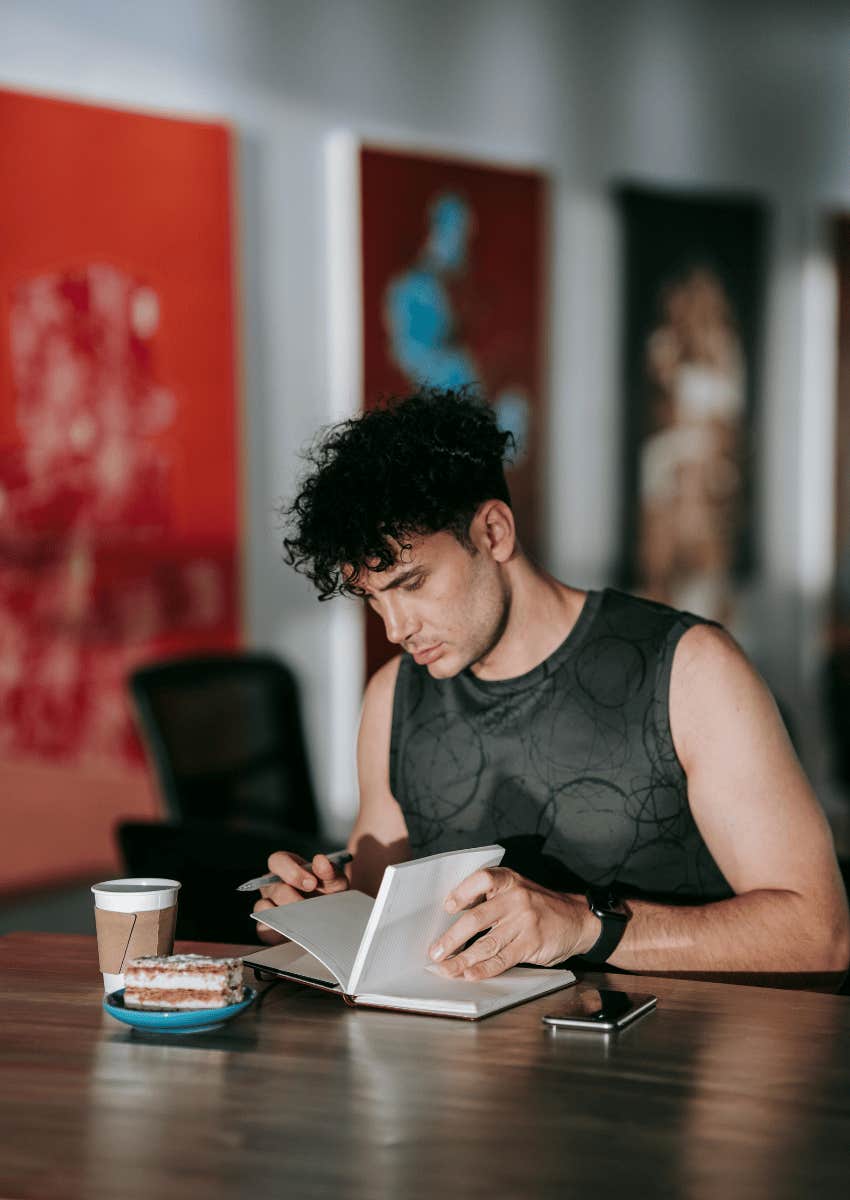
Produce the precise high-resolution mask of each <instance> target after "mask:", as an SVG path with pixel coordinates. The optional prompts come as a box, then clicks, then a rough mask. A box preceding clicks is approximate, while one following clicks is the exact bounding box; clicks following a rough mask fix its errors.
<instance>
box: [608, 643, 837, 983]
mask: <svg viewBox="0 0 850 1200" xmlns="http://www.w3.org/2000/svg"><path fill="white" fill-rule="evenodd" d="M670 723H671V728H672V732H673V740H674V743H675V746H676V751H677V753H678V755H679V759H680V761H681V762H682V765H683V766H684V768H685V771H686V774H687V777H688V798H689V801H690V806H691V811H692V812H693V815H694V820H695V821H696V823H697V825H698V827H699V830H700V832H701V833H702V835H703V838H704V839H705V841H706V844H707V845H708V847H709V849H710V850H711V853H712V855H713V856H714V859H715V861H716V862H717V864H718V866H719V867H720V869H721V870H722V871H723V874H724V875H725V876H726V878H727V880H728V881H729V884H730V885H731V887H732V888H733V889H734V891H735V893H736V895H735V896H734V897H733V898H731V899H729V900H723V901H718V902H717V903H714V904H707V905H704V906H701V907H693V908H681V909H679V908H671V907H669V906H664V905H658V904H648V903H643V902H640V901H635V902H633V903H632V904H631V905H630V907H631V908H632V910H633V914H634V915H633V918H632V920H631V922H630V923H629V927H628V930H627V933H626V936H625V937H624V938H623V941H622V942H621V943H620V946H619V947H618V948H617V950H616V952H615V953H614V955H613V956H612V958H611V962H612V963H614V964H615V965H616V966H619V967H625V968H626V969H629V970H641V971H653V970H675V971H677V972H679V971H694V972H713V973H738V972H744V973H758V974H767V975H777V976H787V977H789V982H790V979H791V978H792V977H800V978H801V979H802V978H803V977H805V976H809V977H812V978H813V979H814V977H818V976H824V977H826V976H840V975H842V974H843V972H844V971H845V970H846V969H847V965H848V959H850V921H848V913H847V900H846V896H845V892H844V887H843V884H842V881H841V876H840V874H839V871H838V865H837V863H836V859H835V850H834V847H833V842H832V835H831V833H830V830H829V826H828V824H827V822H826V818H825V817H824V814H823V811H822V809H821V807H820V805H819V803H818V801H817V799H816V797H815V795H814V793H813V791H812V788H811V786H810V784H809V782H808V780H807V779H806V777H805V775H804V773H803V770H802V768H801V766H800V764H799V762H798V760H797V756H796V754H795V753H794V750H793V748H792V746H791V743H790V741H789V739H788V734H787V733H786V731H785V727H784V725H783V724H782V721H781V719H780V717H779V714H778V712H777V709H776V705H775V703H774V701H773V698H772V696H771V695H770V693H769V691H768V689H767V688H766V686H765V685H764V683H763V681H762V680H761V678H760V677H759V675H758V674H757V672H756V671H755V670H754V669H753V667H752V666H751V665H750V663H749V662H748V661H747V659H746V658H745V656H744V655H743V654H742V653H741V651H740V650H739V649H738V647H737V646H736V644H735V643H734V641H733V640H732V639H731V638H730V637H729V636H728V634H725V633H722V632H721V631H719V630H717V629H714V628H712V627H710V626H696V627H694V628H693V629H691V630H689V631H688V633H687V634H685V635H684V637H683V638H682V640H681V642H680V643H679V646H678V648H677V650H676V655H675V658H674V663H673V674H672V679H671V685H670Z"/></svg>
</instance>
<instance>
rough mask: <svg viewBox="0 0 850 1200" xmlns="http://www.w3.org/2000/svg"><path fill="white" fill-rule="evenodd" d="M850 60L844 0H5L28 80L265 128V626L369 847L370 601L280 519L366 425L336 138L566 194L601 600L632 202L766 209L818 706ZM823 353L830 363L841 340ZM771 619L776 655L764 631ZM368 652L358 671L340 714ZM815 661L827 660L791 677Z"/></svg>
mask: <svg viewBox="0 0 850 1200" xmlns="http://www.w3.org/2000/svg"><path fill="white" fill-rule="evenodd" d="M848 49H850V15H848V11H847V6H846V5H845V4H838V3H825V2H823V0H820V2H818V0H809V2H808V3H807V4H805V5H802V4H794V3H790V2H789V3H787V4H785V3H782V2H781V0H772V2H770V3H768V2H767V0H764V2H762V0H759V2H757V3H750V4H745V3H744V2H743V0H738V2H737V3H731V2H723V0H713V2H711V3H709V2H708V0H584V2H580V0H524V2H523V3H522V4H519V3H516V2H515V0H431V2H430V3H429V4H427V5H423V4H421V3H420V2H419V0H280V2H277V3H275V2H273V0H147V3H145V4H144V5H142V4H136V3H129V2H123V3H119V2H117V0H65V2H60V0H0V83H2V84H4V85H6V86H13V87H19V88H24V89H29V90H35V91H47V92H55V93H59V94H65V95H68V96H73V97H78V98H82V99H88V100H92V101H97V102H105V103H111V104H122V105H129V106H134V107H140V108H145V109H154V110H173V111H174V112H176V113H181V114H193V113H197V114H203V115H204V116H214V117H219V118H223V119H225V120H229V121H231V122H232V123H233V124H234V126H235V127H236V129H237V130H238V132H239V136H240V163H239V190H240V198H241V259H242V297H243V311H244V331H243V358H244V378H245V406H246V415H247V421H246V443H247V463H248V469H247V472H246V499H247V516H248V527H249V529H250V531H251V536H250V537H249V539H248V545H247V563H246V566H247V571H246V608H247V623H248V631H249V634H250V637H251V639H252V641H254V642H255V643H257V644H260V645H266V646H270V647H273V648H276V649H278V650H279V651H280V652H281V653H283V654H284V655H285V656H286V657H287V658H288V659H289V660H290V661H291V662H292V663H293V664H294V665H295V666H296V668H297V669H298V670H299V672H300V674H301V676H302V678H303V680H304V683H305V689H306V700H307V717H308V726H309V729H310V732H311V737H312V742H313V748H314V755H313V757H314V761H315V766H316V771H317V775H318V780H319V787H320V790H321V792H322V794H323V796H324V797H325V798H326V812H327V815H328V817H329V818H330V819H331V820H332V821H335V822H337V823H338V824H339V825H344V824H345V821H346V819H347V817H348V814H350V812H351V811H352V807H353V801H354V781H353V771H352V753H353V743H352V738H353V731H354V727H355V723H356V711H355V703H354V692H355V691H356V684H357V680H358V670H359V646H358V645H357V644H356V638H355V637H352V636H351V634H350V632H346V629H345V619H344V618H340V617H336V618H335V617H334V615H333V613H334V611H337V612H339V607H338V606H339V604H341V603H343V602H335V603H332V604H329V605H319V604H318V603H317V602H316V601H315V599H314V597H313V595H312V592H311V590H310V588H309V586H308V585H306V584H305V583H304V582H303V580H300V579H299V578H298V577H296V576H295V575H294V574H293V573H292V572H291V571H289V570H288V569H286V568H284V567H283V566H282V565H281V563H280V550H279V543H278V536H277V533H276V530H275V521H274V515H273V510H274V505H275V502H276V500H277V499H278V498H280V497H282V496H285V495H287V494H289V493H290V492H291V490H292V487H293V484H294V480H295V475H296V471H297V459H296V453H297V451H298V449H299V448H300V447H301V446H302V445H303V444H304V443H305V442H306V441H307V440H308V439H309V438H310V437H311V436H312V434H313V432H314V430H315V429H316V427H317V426H318V425H320V424H322V423H323V422H326V421H328V420H331V419H332V418H334V417H335V416H337V415H338V411H335V409H334V407H333V406H334V403H335V401H334V398H333V395H332V392H331V388H330V383H331V374H330V370H329V351H330V342H329V332H328V320H327V314H328V310H329V304H330V296H329V294H328V282H327V281H328V266H329V264H328V262H327V238H326V215H325V199H326V195H325V174H324V172H325V166H326V164H325V158H324V151H325V146H326V143H327V139H328V135H329V134H331V133H332V132H334V131H336V130H339V129H347V130H351V131H353V132H354V133H356V134H359V135H362V136H364V137H367V138H373V139H379V140H389V141H397V142H399V143H402V144H412V145H430V146H433V147H444V148H448V149H453V150H458V151H460V152H462V153H467V154H470V155H472V156H477V157H483V158H490V159H495V160H500V159H505V160H509V161H520V162H523V163H530V164H536V165H540V166H542V167H544V168H546V169H548V170H549V171H550V172H551V174H552V176H553V179H554V183H555V187H554V215H555V225H554V244H553V295H554V310H553V322H552V335H553V336H552V386H551V403H552V423H553V435H554V436H553V439H552V454H551V460H550V482H551V486H550V489H549V499H550V504H549V509H550V528H551V529H552V538H551V548H550V559H551V564H552V565H553V566H554V567H555V568H556V569H557V570H558V571H559V572H561V573H563V574H564V575H566V576H568V577H569V578H570V579H571V581H573V582H576V583H587V584H594V583H599V582H602V581H604V579H605V577H606V575H607V572H608V570H609V568H610V565H611V563H612V561H613V557H614V554H615V552H616V544H617V543H616V538H617V531H616V516H617V513H618V511H619V508H618V502H619V498H618V496H617V487H616V485H617V464H618V463H619V461H620V447H619V429H620V410H619V405H620V388H619V379H620V375H619V372H620V366H619V312H618V298H619V290H618V275H617V251H618V245H617V231H616V223H615V221H614V216H613V213H612V211H611V208H610V205H609V202H608V199H607V193H606V189H607V187H608V185H609V183H610V182H611V181H612V180H621V179H625V178H630V179H633V180H634V179H640V180H645V181H653V182H657V183H669V184H677V185H679V184H680V185H685V186H708V187H715V188H719V187H722V188H744V189H749V190H756V191H759V192H761V193H763V194H765V195H766V196H767V198H768V199H770V200H771V201H772V202H773V203H774V205H775V208H776V211H777V220H776V224H775V229H774V248H775V250H774V254H773V256H772V263H771V277H770V295H769V305H768V313H769V322H768V331H767V348H766V353H767V356H768V357H767V359H766V362H767V363H769V369H767V370H766V371H765V372H764V373H763V378H764V380H765V384H766V386H765V394H764V397H763V409H762V421H761V427H762V436H761V441H762V451H763V461H762V472H761V477H760V488H761V496H760V512H761V516H762V542H763V546H764V559H765V566H766V571H765V577H764V580H762V581H761V583H760V584H759V586H758V587H757V588H755V589H754V593H753V596H752V597H751V620H750V627H749V630H747V629H745V630H743V631H742V632H743V633H744V635H745V637H747V636H750V638H751V641H752V644H753V648H754V649H755V650H756V651H757V652H758V653H759V654H760V656H761V657H762V658H763V660H765V661H766V662H767V664H768V667H769V672H770V673H771V675H772V677H773V678H774V679H775V680H776V682H777V685H778V686H780V687H781V688H782V690H784V691H786V694H788V695H790V697H791V699H792V701H793V699H794V698H795V697H796V696H797V693H798V692H800V689H804V690H805V689H806V688H809V689H811V686H812V679H811V667H810V665H809V664H810V663H811V662H812V661H813V660H812V656H811V653H810V651H811V643H812V637H813V636H814V631H816V629H817V625H816V621H817V616H818V611H819V605H820V603H821V601H822V594H823V584H824V580H825V579H826V578H827V577H828V574H829V570H830V567H831V562H830V559H831V549H830V543H829V539H828V536H827V534H828V530H827V529H826V527H825V525H824V521H825V520H826V521H828V519H829V518H828V515H827V516H826V517H825V516H824V514H825V513H826V514H828V513H829V511H830V505H831V492H830V487H831V479H830V478H829V471H830V469H831V455H827V461H826V462H825V463H823V464H821V462H820V460H819V457H818V447H821V448H822V447H823V445H824V441H825V439H828V436H829V429H830V425H829V422H830V419H831V417H830V414H831V411H832V396H831V395H829V394H828V383H825V382H824V378H823V376H824V372H823V360H822V359H821V360H818V359H817V356H815V357H814V359H813V357H812V355H811V354H809V353H808V352H804V346H803V343H802V336H803V332H802V331H803V330H804V329H805V328H808V329H813V328H814V329H815V330H817V329H818V328H819V327H820V328H821V332H822V327H823V325H824V323H827V322H828V314H829V303H830V295H831V293H830V279H829V272H828V270H827V271H824V270H822V269H819V268H818V262H819V260H818V258H817V252H818V243H817V237H818V234H817V228H816V222H814V221H813V219H812V217H813V214H816V213H818V212H819V211H822V209H823V208H824V206H829V205H832V206H843V207H845V208H847V207H848V206H850V158H848V153H847V113H848V111H849V110H848V99H850V96H848V92H850V76H848V71H847V60H848ZM824 314H826V315H824ZM821 341H822V343H823V344H824V347H825V348H824V353H825V354H828V352H829V345H828V343H829V338H828V335H823V336H822V337H821ZM801 431H802V432H804V433H805V434H806V438H804V441H803V452H802V453H801V452H800V434H801ZM822 467H823V468H824V469H823V470H822ZM817 497H821V498H822V500H823V502H822V503H821V502H820V501H818V500H817ZM765 616H768V617H769V619H770V623H771V629H772V631H773V634H774V636H771V637H769V638H768V637H759V636H758V631H760V630H764V629H765V627H766V623H765ZM789 638H790V639H792V640H791V641H789ZM340 639H341V641H342V645H343V646H347V647H348V650H347V652H344V653H343V657H345V658H346V660H347V661H349V663H350V664H351V667H352V670H351V671H350V672H349V678H348V683H347V687H348V690H347V691H342V692H339V691H338V692H337V695H338V696H342V698H343V700H342V704H341V706H339V705H338V706H337V708H335V709H332V710H331V712H330V716H329V712H328V697H329V696H330V695H331V694H332V688H333V687H334V686H335V685H337V683H338V681H339V678H340V676H339V673H338V671H337V670H336V669H335V667H336V665H337V662H338V656H339V647H340ZM790 644H793V645H795V646H797V647H804V648H805V649H798V650H797V651H796V652H795V653H793V654H790V655H789V652H788V646H789V645H790ZM332 647H335V648H336V649H335V650H333V651H332ZM343 687H345V681H344V680H343ZM800 694H801V698H802V700H803V701H804V702H803V703H802V704H801V706H800V708H801V711H803V712H805V711H807V710H808V707H809V706H808V704H807V703H806V702H805V701H806V697H805V696H803V695H802V692H801V693H800ZM814 744H815V741H814V735H813V733H810V736H809V745H810V747H813V746H814Z"/></svg>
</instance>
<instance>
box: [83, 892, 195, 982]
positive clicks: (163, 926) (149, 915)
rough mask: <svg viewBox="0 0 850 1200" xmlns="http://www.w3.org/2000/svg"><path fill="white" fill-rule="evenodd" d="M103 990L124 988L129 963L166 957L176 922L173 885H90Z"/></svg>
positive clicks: (170, 948)
mask: <svg viewBox="0 0 850 1200" xmlns="http://www.w3.org/2000/svg"><path fill="white" fill-rule="evenodd" d="M91 890H92V893H93V894H94V905H95V908H94V916H95V924H96V926H97V953H98V958H99V960H100V970H101V973H102V974H103V990H104V991H105V992H115V991H117V990H118V988H122V987H123V986H124V968H125V966H126V965H127V963H128V962H130V960H131V959H133V958H141V957H143V956H144V955H148V954H170V953H171V951H172V950H173V948H174V926H175V923H176V921H177V893H178V891H179V890H180V884H179V883H178V882H177V880H176V879H153V878H150V879H107V880H105V881H104V882H103V883H95V884H93V885H92V889H91Z"/></svg>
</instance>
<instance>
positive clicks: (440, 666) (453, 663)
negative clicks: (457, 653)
mask: <svg viewBox="0 0 850 1200" xmlns="http://www.w3.org/2000/svg"><path fill="white" fill-rule="evenodd" d="M425 670H426V671H427V672H428V674H429V675H430V676H431V678H432V679H451V678H452V676H453V675H458V674H459V673H460V672H461V671H462V670H463V666H462V665H458V662H457V659H456V658H454V656H453V655H452V654H450V653H449V651H448V650H444V651H443V653H442V654H441V655H440V657H439V658H435V659H434V661H433V662H431V663H426V664H425Z"/></svg>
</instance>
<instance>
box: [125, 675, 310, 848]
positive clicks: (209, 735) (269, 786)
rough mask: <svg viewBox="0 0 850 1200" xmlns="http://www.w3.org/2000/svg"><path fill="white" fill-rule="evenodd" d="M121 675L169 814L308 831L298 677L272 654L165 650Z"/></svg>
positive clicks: (307, 783) (306, 773)
mask: <svg viewBox="0 0 850 1200" xmlns="http://www.w3.org/2000/svg"><path fill="white" fill-rule="evenodd" d="M129 683H130V691H131V693H132V696H133V700H134V702H135V706H136V711H137V713H138V717H139V720H140V724H141V727H142V732H143V735H144V737H145V740H146V742H147V744H148V747H149V750H150V753H151V756H152V758H153V761H154V764H155V766H156V770H157V774H158V777H159V782H160V785H161V788H162V792H163V796H164V799H165V803H166V807H167V810H168V812H169V815H170V816H171V817H172V818H177V819H179V820H184V821H186V820H191V821H199V820H200V821H214V822H217V823H220V824H229V825H232V826H234V827H240V828H244V829H264V830H269V831H272V830H274V829H276V828H287V829H294V830H299V831H301V832H304V833H314V832H316V830H317V829H318V824H319V823H318V817H317V810H316V798H315V794H314V791H313V784H312V780H311V775H310V770H309V764H308V759H307V750H306V746H305V742H304V733H303V726H302V721H301V708H300V703H299V696H298V687H297V684H296V681H295V677H294V675H293V674H292V672H291V671H290V670H289V668H288V667H287V666H285V665H284V664H283V663H282V662H281V661H280V660H279V659H277V658H275V657H273V656H272V655H270V654H259V653H247V652H246V653H238V654H216V655H206V656H203V657H192V658H180V659H172V660H170V661H166V662H159V663H151V664H148V665H147V666H144V667H141V668H139V669H137V670H136V671H134V672H133V673H132V675H131V676H130V680H129Z"/></svg>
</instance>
